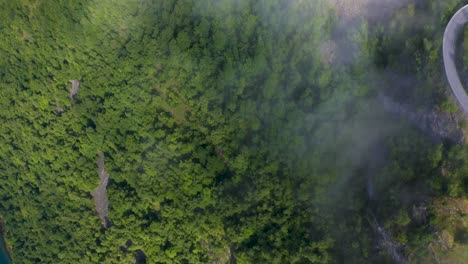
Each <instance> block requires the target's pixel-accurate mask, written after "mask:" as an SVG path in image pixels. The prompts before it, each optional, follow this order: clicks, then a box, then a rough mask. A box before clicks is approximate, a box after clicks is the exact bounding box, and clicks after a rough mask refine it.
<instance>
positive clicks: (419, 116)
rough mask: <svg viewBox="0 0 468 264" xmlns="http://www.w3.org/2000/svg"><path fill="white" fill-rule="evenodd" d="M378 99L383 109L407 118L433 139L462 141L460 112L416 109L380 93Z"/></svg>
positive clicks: (459, 142) (460, 142)
mask: <svg viewBox="0 0 468 264" xmlns="http://www.w3.org/2000/svg"><path fill="white" fill-rule="evenodd" d="M379 101H381V102H382V104H383V107H384V109H385V110H386V111H387V112H389V113H392V114H394V115H395V116H397V117H400V118H403V119H406V120H408V121H409V122H410V123H411V124H413V125H414V126H415V127H417V128H419V129H420V130H421V131H423V132H424V133H425V134H427V135H429V136H430V137H431V138H432V139H433V140H434V141H449V142H452V143H458V144H462V143H464V135H463V131H462V129H461V128H460V127H459V126H458V123H459V120H460V119H462V118H464V117H463V116H461V114H451V113H444V112H440V111H437V110H435V109H428V108H423V109H418V108H416V107H414V106H412V105H409V104H404V103H399V102H397V101H394V100H393V99H392V98H390V97H388V96H386V95H383V94H380V95H379Z"/></svg>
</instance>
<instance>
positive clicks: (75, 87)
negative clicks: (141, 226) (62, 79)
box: [69, 80, 80, 99]
mask: <svg viewBox="0 0 468 264" xmlns="http://www.w3.org/2000/svg"><path fill="white" fill-rule="evenodd" d="M69 82H71V84H72V88H71V89H70V98H71V99H73V97H75V95H76V94H77V93H78V88H80V81H78V80H69Z"/></svg>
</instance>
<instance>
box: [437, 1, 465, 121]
mask: <svg viewBox="0 0 468 264" xmlns="http://www.w3.org/2000/svg"><path fill="white" fill-rule="evenodd" d="M467 22H468V5H466V6H464V7H462V8H461V9H460V10H458V11H457V13H455V15H454V16H453V17H452V19H451V20H450V22H449V23H448V25H447V27H446V28H445V32H444V40H443V48H442V49H443V56H444V65H445V74H446V75H447V80H448V82H449V84H450V87H451V88H452V91H453V93H454V94H455V97H456V98H457V100H458V102H459V103H460V105H461V107H462V108H463V111H465V113H468V95H467V94H466V91H465V89H464V88H463V85H462V82H461V81H460V76H459V74H458V71H457V67H456V64H455V48H456V46H457V45H456V42H457V38H458V37H459V35H460V33H461V32H462V31H463V27H464V25H465V23H467Z"/></svg>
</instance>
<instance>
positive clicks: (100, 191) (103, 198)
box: [91, 152, 111, 228]
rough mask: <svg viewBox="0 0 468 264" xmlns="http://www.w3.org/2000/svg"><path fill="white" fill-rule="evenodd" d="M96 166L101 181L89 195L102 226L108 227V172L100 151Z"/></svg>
mask: <svg viewBox="0 0 468 264" xmlns="http://www.w3.org/2000/svg"><path fill="white" fill-rule="evenodd" d="M97 166H98V173H99V179H100V180H101V181H100V182H99V186H98V188H97V189H96V190H95V191H92V192H91V195H92V196H93V199H94V203H95V205H96V212H97V213H98V214H99V217H100V218H101V221H102V224H103V225H104V228H109V227H110V225H111V223H110V221H109V218H108V213H109V201H108V199H107V184H108V183H109V174H108V173H107V172H106V171H105V167H104V154H103V153H102V152H99V153H98V161H97Z"/></svg>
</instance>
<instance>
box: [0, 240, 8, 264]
mask: <svg viewBox="0 0 468 264" xmlns="http://www.w3.org/2000/svg"><path fill="white" fill-rule="evenodd" d="M0 264H10V260H9V259H8V253H7V252H6V249H5V245H4V244H3V237H1V236H0Z"/></svg>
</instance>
